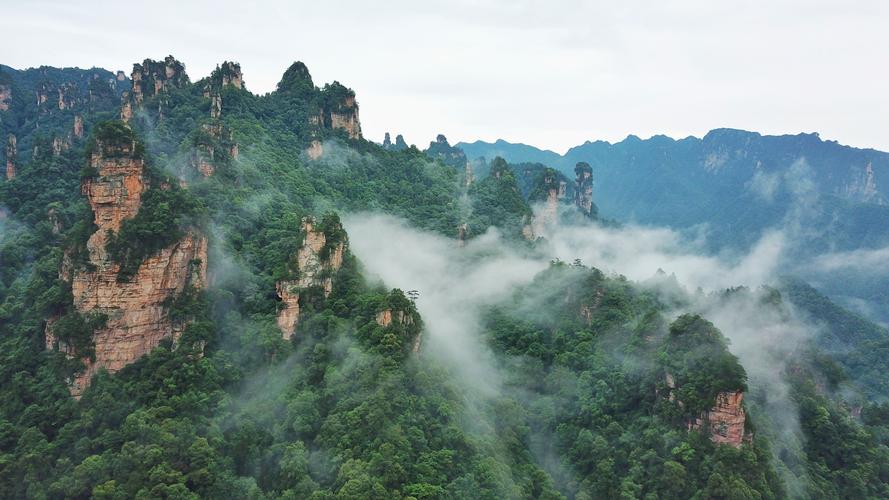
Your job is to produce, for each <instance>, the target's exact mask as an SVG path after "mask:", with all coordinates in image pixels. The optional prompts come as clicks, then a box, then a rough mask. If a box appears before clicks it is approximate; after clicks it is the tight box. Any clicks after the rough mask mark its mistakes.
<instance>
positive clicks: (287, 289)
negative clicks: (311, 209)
mask: <svg viewBox="0 0 889 500" xmlns="http://www.w3.org/2000/svg"><path fill="white" fill-rule="evenodd" d="M336 226H337V227H334V228H329V229H332V230H333V231H335V232H337V233H340V234H344V233H343V229H342V226H339V223H338V222H337V223H336ZM301 229H302V232H303V235H304V236H303V241H302V244H301V245H300V247H299V249H298V250H297V252H296V260H295V262H294V263H293V264H294V267H295V270H294V271H295V274H296V278H295V279H289V280H281V281H279V282H278V283H277V284H276V287H275V288H276V290H277V293H278V297H279V298H280V299H281V308H280V309H279V310H278V327H279V328H280V329H281V334H282V336H283V337H284V338H285V339H289V338H290V337H292V336H293V333H294V332H295V331H296V325H297V323H298V321H299V311H300V294H302V293H304V292H305V291H306V290H308V289H310V288H314V289H318V290H319V291H320V292H321V294H322V295H323V297H324V298H327V296H329V295H330V292H331V291H332V290H333V275H334V273H335V272H336V271H338V270H339V269H340V267H342V265H343V255H344V252H345V250H346V241H345V238H336V239H335V240H330V239H329V238H328V235H327V234H325V233H324V231H322V230H321V229H318V228H316V224H315V220H314V219H313V218H311V217H306V218H304V219H303V220H302V228H301Z"/></svg>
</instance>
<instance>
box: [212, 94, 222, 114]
mask: <svg viewBox="0 0 889 500" xmlns="http://www.w3.org/2000/svg"><path fill="white" fill-rule="evenodd" d="M220 116H222V96H221V95H219V94H212V95H211V96H210V118H214V119H215V118H219V117H220Z"/></svg>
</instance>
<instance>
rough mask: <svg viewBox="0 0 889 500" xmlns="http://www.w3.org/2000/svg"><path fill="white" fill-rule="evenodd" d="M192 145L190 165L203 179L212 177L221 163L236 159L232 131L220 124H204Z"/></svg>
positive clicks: (236, 152)
mask: <svg viewBox="0 0 889 500" xmlns="http://www.w3.org/2000/svg"><path fill="white" fill-rule="evenodd" d="M201 132H202V134H201V135H199V136H198V137H197V138H196V140H195V144H194V150H193V154H192V159H191V163H192V166H193V167H194V168H195V169H196V170H197V171H198V172H200V173H201V175H203V176H204V177H210V176H211V175H213V174H214V173H215V172H216V170H217V168H218V167H219V165H220V164H221V163H222V162H228V161H231V160H236V159H237V158H238V145H237V144H236V143H235V142H234V138H233V135H232V131H231V130H229V129H228V128H227V127H225V126H224V125H222V124H221V123H205V124H204V125H202V126H201Z"/></svg>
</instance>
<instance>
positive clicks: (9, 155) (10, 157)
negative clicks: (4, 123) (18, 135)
mask: <svg viewBox="0 0 889 500" xmlns="http://www.w3.org/2000/svg"><path fill="white" fill-rule="evenodd" d="M17 154H18V149H17V148H16V146H15V136H14V135H12V134H9V138H8V139H7V140H6V180H12V179H14V178H15V161H16V156H17Z"/></svg>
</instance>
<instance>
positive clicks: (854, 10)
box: [0, 0, 889, 152]
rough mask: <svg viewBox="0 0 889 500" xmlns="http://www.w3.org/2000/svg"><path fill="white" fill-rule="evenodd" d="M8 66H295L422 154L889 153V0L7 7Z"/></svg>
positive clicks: (273, 73)
mask: <svg viewBox="0 0 889 500" xmlns="http://www.w3.org/2000/svg"><path fill="white" fill-rule="evenodd" d="M0 13H2V16H0V33H2V34H3V35H2V39H3V42H2V44H0V63H4V64H8V65H10V66H13V67H16V68H25V67H29V66H39V65H42V64H46V65H52V66H80V67H90V66H93V65H95V66H100V67H105V68H107V69H109V70H116V69H123V70H125V71H126V72H127V73H129V71H130V69H131V68H132V63H134V62H138V61H141V60H142V59H144V58H146V57H151V58H154V59H159V58H163V57H164V56H165V55H167V54H173V55H174V56H176V57H177V58H178V59H179V60H181V61H183V62H184V63H185V65H186V69H187V71H188V73H189V75H190V76H191V77H192V79H193V80H196V79H198V78H200V77H202V76H205V75H207V74H208V73H209V72H210V71H211V70H212V69H213V67H214V66H215V65H216V64H217V63H218V62H221V61H223V60H226V59H227V60H235V61H238V62H240V63H241V66H242V69H243V71H244V79H245V82H246V84H247V87H248V88H249V89H250V90H252V91H254V92H260V93H262V92H267V91H270V90H272V89H273V88H274V86H275V84H276V83H277V81H278V79H279V78H280V76H281V74H282V73H283V72H284V70H285V69H286V68H287V66H289V64H290V63H291V62H293V61H294V60H302V61H304V62H305V63H306V64H307V65H308V67H309V69H310V71H311V72H312V76H313V77H314V79H315V82H316V84H323V83H324V82H329V81H332V80H334V79H336V80H339V81H340V82H342V83H343V84H345V85H348V86H350V87H352V88H353V89H355V91H356V92H357V95H358V101H359V103H360V105H361V122H362V127H363V129H364V133H365V136H366V137H368V138H369V139H373V140H377V141H379V140H382V136H383V132H385V131H387V130H388V131H392V132H393V133H402V134H404V135H405V138H406V139H407V140H408V142H411V143H416V144H418V145H420V146H425V145H426V144H428V142H429V141H430V140H431V139H432V138H433V137H434V136H435V134H437V133H439V132H440V133H444V134H445V135H447V136H448V138H449V139H450V140H451V142H457V141H459V140H470V141H471V140H474V139H484V140H494V139H497V138H503V139H506V140H509V141H516V142H524V143H528V144H533V145H536V146H538V147H544V148H549V149H553V150H556V151H559V152H563V151H564V150H565V149H566V148H568V147H570V146H573V145H577V144H580V143H582V142H584V141H585V140H588V139H589V140H595V139H605V140H611V141H614V140H620V139H622V138H623V137H625V136H626V135H627V134H636V135H639V136H642V137H648V136H650V135H652V134H658V133H663V134H667V135H670V136H673V137H684V136H687V135H697V136H700V135H703V134H704V133H706V132H707V131H708V130H709V129H712V128H717V127H735V128H744V129H748V130H755V131H759V132H763V133H770V134H779V133H798V132H819V133H821V136H822V137H823V138H825V139H836V140H838V141H840V142H842V143H846V144H851V145H854V146H860V147H875V148H878V149H883V150H889V64H887V56H889V29H887V26H889V2H886V1H882V0H872V1H843V2H841V1H830V2H828V1H823V0H808V1H790V0H771V1H759V0H755V1H731V2H729V1H717V0H709V1H703V0H702V1H697V0H695V1H691V0H681V1H669V2H665V1H622V2H618V1H587V2H584V1H573V0H572V1H548V2H543V1H507V0H504V1H488V2H471V1H467V0H451V1H448V2H417V1H397V2H385V1H378V2H366V1H322V0H314V1H311V2H286V1H264V2H263V1H260V2H251V1H248V0H239V1H220V0H216V1H188V0H179V1H167V0H150V1H146V2H135V3H134V2H124V1H121V0H116V1H72V0H68V1H47V0H0Z"/></svg>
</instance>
